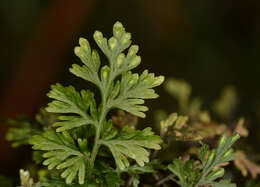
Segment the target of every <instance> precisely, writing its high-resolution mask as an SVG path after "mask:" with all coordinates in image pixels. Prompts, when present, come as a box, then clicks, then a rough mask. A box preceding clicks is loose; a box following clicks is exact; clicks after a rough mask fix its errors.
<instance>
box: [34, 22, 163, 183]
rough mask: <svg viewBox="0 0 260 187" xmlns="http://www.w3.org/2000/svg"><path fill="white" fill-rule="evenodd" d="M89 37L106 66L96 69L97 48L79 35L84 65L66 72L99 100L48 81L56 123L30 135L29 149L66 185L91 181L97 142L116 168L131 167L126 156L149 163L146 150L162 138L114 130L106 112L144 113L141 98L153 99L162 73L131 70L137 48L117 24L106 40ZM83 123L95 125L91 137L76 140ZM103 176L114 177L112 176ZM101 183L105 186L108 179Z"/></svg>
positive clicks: (78, 50)
mask: <svg viewBox="0 0 260 187" xmlns="http://www.w3.org/2000/svg"><path fill="white" fill-rule="evenodd" d="M94 40H95V41H96V43H97V45H98V46H99V48H100V49H101V51H102V52H103V53H104V54H105V56H106V57H107V59H108V64H107V65H103V66H102V67H101V62H100V57H99V54H98V52H97V51H96V50H92V49H91V48H90V45H89V42H88V41H87V40H86V39H84V38H80V40H79V46H78V47H76V48H75V54H76V55H77V56H78V57H79V58H80V59H81V61H82V62H83V65H82V66H81V65H78V64H73V65H72V67H71V68H70V72H71V73H73V74H74V75H76V76H77V77H80V78H83V79H84V80H86V81H89V82H91V83H92V84H94V85H96V86H97V87H98V89H99V91H100V95H101V103H99V104H96V103H97V102H96V100H95V97H94V94H93V92H91V91H90V90H81V91H80V92H79V91H77V90H76V89H75V88H74V87H73V86H67V87H66V86H62V85H61V84H59V83H58V84H56V85H53V86H52V87H51V91H50V92H49V93H48V94H47V95H48V97H50V98H51V99H54V100H53V101H52V102H51V103H49V104H48V107H47V108H46V110H47V111H48V112H51V113H57V114H59V116H58V119H59V121H58V122H56V123H54V124H53V127H54V128H55V130H53V129H48V130H46V131H45V132H44V133H43V134H41V135H35V136H33V138H32V139H31V141H30V143H31V144H32V145H33V149H35V150H41V151H44V152H45V153H44V154H43V155H42V156H43V157H44V159H45V160H44V162H43V165H48V169H54V168H56V169H57V170H61V171H62V172H61V177H62V178H65V181H66V184H74V183H75V181H77V183H79V184H86V183H88V184H90V183H91V182H90V181H91V178H92V177H93V175H94V171H95V163H96V162H95V160H96V158H97V155H98V154H99V152H100V147H101V146H103V147H104V148H105V147H107V148H108V149H109V150H110V152H111V153H112V155H113V157H114V160H115V164H116V167H117V168H118V169H121V170H122V169H125V168H127V167H129V166H130V161H129V158H132V159H134V160H135V161H136V162H137V164H139V165H140V166H144V164H145V163H147V162H149V154H150V152H149V151H148V150H149V149H160V145H159V144H160V143H161V139H160V138H159V136H156V135H154V133H153V132H152V131H151V128H146V129H144V130H134V129H130V128H127V127H126V128H124V129H122V130H121V131H118V130H116V129H115V128H114V127H113V126H114V125H113V123H112V121H111V120H109V119H107V118H108V117H107V114H108V112H109V111H110V110H112V109H114V108H117V109H122V110H124V111H127V112H129V113H131V114H134V115H136V116H139V117H145V114H144V112H145V111H147V110H148V108H147V107H146V106H144V105H143V104H144V99H152V98H156V97H158V95H157V94H156V93H155V91H154V90H153V88H154V87H156V86H159V85H160V84H162V82H163V81H164V77H163V76H158V77H156V76H155V75H154V74H153V73H149V72H148V71H147V70H145V71H143V73H142V74H141V75H138V74H137V73H132V72H131V70H132V69H134V68H135V67H137V66H138V65H139V64H140V62H141V58H140V56H138V55H137V52H138V46H137V45H131V34H130V33H128V32H126V31H125V28H124V27H123V25H122V24H121V23H120V22H116V23H115V24H114V27H113V36H112V37H111V38H109V39H106V38H105V37H103V34H102V33H101V32H99V31H96V32H95V33H94ZM127 48H129V49H128V51H127V53H126V54H125V53H124V50H126V49H127ZM86 126H92V127H93V128H95V134H94V140H92V136H86V137H84V138H83V139H82V138H79V136H78V135H77V133H75V130H77V129H79V131H82V130H83V131H84V130H86V129H85V128H84V127H86ZM86 133H87V132H86ZM89 141H91V142H92V141H94V143H93V146H91V145H89V144H88V142H89ZM76 178H78V180H76ZM107 178H109V179H111V180H112V179H113V178H114V179H115V180H117V181H119V179H118V177H116V176H114V175H113V176H112V175H110V177H107ZM106 181H107V184H108V183H109V181H108V180H106ZM110 183H111V182H110ZM112 183H113V184H115V183H116V182H115V181H113V182H112ZM60 186H61V185H60Z"/></svg>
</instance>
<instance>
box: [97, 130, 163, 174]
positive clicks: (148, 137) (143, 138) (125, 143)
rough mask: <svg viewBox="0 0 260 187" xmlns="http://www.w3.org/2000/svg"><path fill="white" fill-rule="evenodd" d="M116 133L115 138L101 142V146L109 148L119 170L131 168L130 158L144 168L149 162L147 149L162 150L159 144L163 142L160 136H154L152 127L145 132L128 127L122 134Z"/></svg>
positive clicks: (110, 137) (112, 132) (111, 137)
mask: <svg viewBox="0 0 260 187" xmlns="http://www.w3.org/2000/svg"><path fill="white" fill-rule="evenodd" d="M114 132H115V131H114V130H112V131H111V134H113V136H109V138H108V137H105V138H104V139H103V140H101V144H103V145H105V146H107V147H108V148H109V150H110V151H111V152H112V154H113V156H114V159H115V162H116V165H117V167H118V168H119V169H125V168H127V167H129V165H130V164H129V161H128V157H129V158H132V159H134V160H136V162H137V163H138V164H139V165H140V166H144V164H145V163H147V162H149V151H148V150H147V149H155V150H158V149H160V148H161V147H160V145H159V144H160V143H161V142H162V140H161V139H160V137H159V136H156V135H154V133H153V132H152V131H151V128H150V127H148V128H145V129H143V130H133V129H132V128H129V127H127V126H126V127H125V128H124V129H122V131H121V132H120V133H118V134H116V133H114ZM108 134H109V133H108Z"/></svg>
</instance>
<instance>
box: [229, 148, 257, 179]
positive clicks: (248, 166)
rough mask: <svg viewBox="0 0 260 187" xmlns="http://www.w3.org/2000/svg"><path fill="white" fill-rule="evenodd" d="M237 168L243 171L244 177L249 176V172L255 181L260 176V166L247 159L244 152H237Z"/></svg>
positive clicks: (235, 162)
mask: <svg viewBox="0 0 260 187" xmlns="http://www.w3.org/2000/svg"><path fill="white" fill-rule="evenodd" d="M234 164H235V166H236V167H237V168H238V169H239V170H240V171H241V173H242V175H243V176H247V175H248V172H249V173H250V174H251V175H252V177H253V178H254V179H255V178H256V177H257V175H258V174H260V165H258V164H256V163H254V162H252V161H250V160H248V159H247V157H246V155H245V153H244V152H243V151H237V152H236V159H235V160H234Z"/></svg>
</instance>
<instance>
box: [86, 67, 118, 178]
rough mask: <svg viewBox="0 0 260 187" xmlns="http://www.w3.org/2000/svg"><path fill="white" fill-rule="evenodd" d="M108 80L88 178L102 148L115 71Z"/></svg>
mask: <svg viewBox="0 0 260 187" xmlns="http://www.w3.org/2000/svg"><path fill="white" fill-rule="evenodd" d="M111 64H112V63H111ZM111 70H112V68H111ZM108 78H109V80H108V84H107V86H106V87H105V89H104V90H102V89H100V91H101V96H102V102H101V110H100V111H101V115H100V118H99V120H98V125H97V126H96V135H95V140H94V146H93V150H92V153H91V157H90V170H89V173H88V178H89V177H90V176H91V174H92V171H93V168H94V163H95V159H96V157H97V153H98V150H99V148H100V146H101V144H100V142H99V140H100V134H101V129H102V126H103V124H104V120H105V117H106V114H107V112H108V111H109V107H107V101H108V99H107V97H108V90H109V88H110V87H111V86H112V82H113V81H114V79H115V74H114V71H113V70H112V71H111V72H110V75H109V77H108Z"/></svg>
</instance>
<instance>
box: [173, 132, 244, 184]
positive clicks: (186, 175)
mask: <svg viewBox="0 0 260 187" xmlns="http://www.w3.org/2000/svg"><path fill="white" fill-rule="evenodd" d="M238 138H239V135H238V134H234V135H232V136H231V137H229V138H227V137H226V136H225V135H223V136H222V137H221V139H220V140H219V144H218V147H217V148H216V149H213V150H209V148H208V146H207V145H205V144H202V148H201V150H200V153H199V159H200V161H201V165H202V169H200V168H199V167H196V164H195V162H194V161H192V160H189V161H188V162H186V163H183V162H182V160H181V159H176V160H174V161H173V163H172V164H170V165H169V166H168V169H169V170H170V171H171V172H172V173H174V174H175V175H176V176H177V177H178V181H177V183H178V184H179V185H180V186H184V187H193V186H194V187H199V186H206V185H212V186H221V185H223V186H225V185H226V186H228V187H233V186H234V184H230V183H228V182H227V181H221V182H219V183H218V182H215V180H216V179H219V178H221V177H222V176H223V175H224V168H218V169H217V170H214V167H216V166H217V165H219V164H222V163H224V162H228V161H231V160H234V159H235V154H234V152H233V150H232V149H231V146H232V145H233V143H234V142H235V141H237V139H238Z"/></svg>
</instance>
